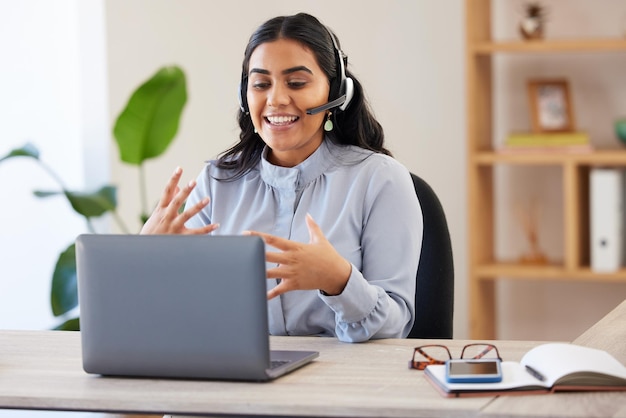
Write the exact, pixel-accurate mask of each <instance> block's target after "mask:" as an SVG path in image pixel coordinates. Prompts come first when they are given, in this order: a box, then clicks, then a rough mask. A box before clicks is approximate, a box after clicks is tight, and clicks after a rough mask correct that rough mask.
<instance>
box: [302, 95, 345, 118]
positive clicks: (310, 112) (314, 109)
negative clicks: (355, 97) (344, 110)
mask: <svg viewBox="0 0 626 418" xmlns="http://www.w3.org/2000/svg"><path fill="white" fill-rule="evenodd" d="M345 101H346V95H345V94H344V95H342V96H341V97H339V98H338V99H335V100H333V101H332V102H328V103H326V104H323V105H321V106H317V107H312V108H310V109H307V110H306V114H307V115H317V114H318V113H321V112H324V111H326V110H328V109H332V108H333V107H337V106H341V105H342V104H344V103H345Z"/></svg>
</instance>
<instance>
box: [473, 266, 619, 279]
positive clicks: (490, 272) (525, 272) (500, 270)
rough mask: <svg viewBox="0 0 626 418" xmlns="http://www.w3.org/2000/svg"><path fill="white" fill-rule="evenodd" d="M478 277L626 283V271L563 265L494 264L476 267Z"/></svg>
mask: <svg viewBox="0 0 626 418" xmlns="http://www.w3.org/2000/svg"><path fill="white" fill-rule="evenodd" d="M475 272H476V277H479V278H480V279H488V280H493V279H497V278H507V279H523V280H527V279H538V280H545V279H550V280H555V281H568V282H569V281H579V282H618V283H626V269H621V270H619V271H617V272H615V273H596V272H594V271H591V269H590V268H589V267H585V268H579V269H566V268H564V267H563V266H561V265H554V264H549V265H529V264H518V263H513V262H511V263H492V264H483V265H479V266H478V267H476V271H475Z"/></svg>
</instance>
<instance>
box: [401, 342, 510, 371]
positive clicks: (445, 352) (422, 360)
mask: <svg viewBox="0 0 626 418" xmlns="http://www.w3.org/2000/svg"><path fill="white" fill-rule="evenodd" d="M483 357H485V358H497V359H498V360H502V358H501V357H500V353H499V352H498V349H497V348H496V346H495V345H493V344H484V343H477V344H468V345H466V346H465V347H463V350H462V351H461V357H459V358H462V359H463V358H465V359H479V358H483ZM451 359H452V354H450V350H449V349H448V347H446V346H445V345H439V344H431V345H422V346H419V347H415V349H414V350H413V358H412V359H411V360H409V369H417V370H424V369H425V368H426V366H428V365H430V364H445V363H446V361H447V360H451Z"/></svg>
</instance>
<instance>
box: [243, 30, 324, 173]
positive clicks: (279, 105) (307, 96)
mask: <svg viewBox="0 0 626 418" xmlns="http://www.w3.org/2000/svg"><path fill="white" fill-rule="evenodd" d="M249 66H250V72H249V75H248V89H247V92H246V93H247V102H248V109H249V114H250V118H251V119H252V123H253V125H254V127H255V130H256V131H257V134H258V135H259V136H260V137H261V138H262V139H263V142H264V143H265V144H267V146H268V147H269V149H270V151H269V152H268V160H269V161H270V162H271V163H272V164H275V165H279V166H283V167H293V166H295V165H297V164H300V163H301V162H302V161H304V160H305V159H307V157H309V156H310V155H311V154H313V152H314V151H315V150H316V149H317V148H318V147H319V146H320V144H321V143H322V140H323V138H324V131H323V129H322V124H323V121H324V117H325V114H324V113H322V112H320V113H318V114H316V115H307V113H306V111H307V109H309V108H312V107H314V106H318V105H320V104H323V103H325V102H326V101H327V99H328V95H329V92H330V83H329V81H328V78H327V77H326V75H325V74H324V72H323V71H322V69H321V68H320V66H319V65H318V64H317V62H316V60H315V56H314V55H313V53H312V52H311V51H310V50H309V49H308V48H305V47H303V46H302V44H300V43H299V42H297V41H294V40H291V39H278V40H276V41H273V42H267V43H264V44H261V45H259V46H258V47H257V48H256V49H255V50H254V52H253V53H252V55H251V57H250V64H249ZM328 113H330V112H328Z"/></svg>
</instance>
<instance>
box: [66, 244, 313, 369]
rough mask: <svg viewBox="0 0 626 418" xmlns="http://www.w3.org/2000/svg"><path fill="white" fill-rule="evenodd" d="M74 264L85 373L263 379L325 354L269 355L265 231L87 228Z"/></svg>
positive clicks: (284, 353)
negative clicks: (260, 234) (224, 232)
mask: <svg viewBox="0 0 626 418" xmlns="http://www.w3.org/2000/svg"><path fill="white" fill-rule="evenodd" d="M76 263H77V276H78V297H79V306H80V327H81V341H82V359H83V368H84V370H85V371H86V372H87V373H94V374H101V375H115V376H143V377H165V378H186V379H219V380H248V381H263V380H269V379H273V378H276V377H278V376H280V375H282V374H284V373H287V372H290V371H292V370H294V369H296V368H298V367H300V366H302V365H304V364H306V363H308V362H309V361H311V360H312V359H314V358H316V357H317V356H318V353H317V352H315V351H270V345H269V330H268V316H267V315H268V314H267V296H266V281H267V279H266V270H265V245H264V243H263V241H262V240H261V239H260V238H259V237H253V236H206V235H205V236H183V235H101V234H93V235H91V234H89V235H88V234H85V235H80V236H79V237H78V238H77V240H76Z"/></svg>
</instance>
